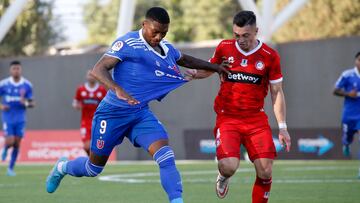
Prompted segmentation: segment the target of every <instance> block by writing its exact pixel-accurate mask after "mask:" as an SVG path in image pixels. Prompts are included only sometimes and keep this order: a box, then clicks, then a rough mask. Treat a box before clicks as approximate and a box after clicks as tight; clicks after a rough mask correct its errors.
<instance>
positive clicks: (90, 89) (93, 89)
mask: <svg viewBox="0 0 360 203" xmlns="http://www.w3.org/2000/svg"><path fill="white" fill-rule="evenodd" d="M84 86H85V89H86V90H87V91H89V92H95V90H97V88H98V87H99V84H98V83H96V84H95V86H94V87H90V85H89V83H87V82H86V83H85V85H84Z"/></svg>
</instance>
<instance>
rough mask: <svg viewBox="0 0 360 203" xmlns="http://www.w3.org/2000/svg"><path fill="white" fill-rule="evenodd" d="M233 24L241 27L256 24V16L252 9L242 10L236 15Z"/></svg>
mask: <svg viewBox="0 0 360 203" xmlns="http://www.w3.org/2000/svg"><path fill="white" fill-rule="evenodd" d="M233 24H234V25H237V26H239V27H244V26H246V25H256V16H255V14H254V12H252V11H240V12H239V13H237V14H236V15H235V16H234V20H233Z"/></svg>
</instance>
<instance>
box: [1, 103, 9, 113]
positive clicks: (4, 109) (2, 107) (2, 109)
mask: <svg viewBox="0 0 360 203" xmlns="http://www.w3.org/2000/svg"><path fill="white" fill-rule="evenodd" d="M9 109H10V106H8V105H4V104H0V110H1V111H8V110H9Z"/></svg>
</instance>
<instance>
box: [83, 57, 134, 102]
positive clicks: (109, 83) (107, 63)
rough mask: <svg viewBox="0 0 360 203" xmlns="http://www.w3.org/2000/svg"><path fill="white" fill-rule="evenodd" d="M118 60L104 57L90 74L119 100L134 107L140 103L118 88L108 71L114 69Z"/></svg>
mask: <svg viewBox="0 0 360 203" xmlns="http://www.w3.org/2000/svg"><path fill="white" fill-rule="evenodd" d="M119 62H120V60H119V59H117V58H114V57H110V56H106V55H104V56H103V57H101V59H100V60H99V61H98V62H97V63H96V64H95V66H94V68H93V69H92V70H91V72H90V74H91V75H92V76H93V77H95V78H96V79H97V80H98V81H99V82H101V83H102V84H104V85H105V86H106V87H107V88H108V89H111V90H112V91H114V92H115V93H116V96H117V97H118V98H119V99H122V100H125V101H126V102H127V103H128V104H130V105H136V104H139V103H140V102H139V101H137V100H136V99H134V98H133V97H132V96H130V95H129V94H128V93H127V92H125V90H124V89H123V88H122V87H120V86H119V85H118V84H116V83H115V81H114V80H113V79H112V77H111V75H110V73H109V71H110V70H111V69H113V68H114V67H115V65H116V64H117V63H119Z"/></svg>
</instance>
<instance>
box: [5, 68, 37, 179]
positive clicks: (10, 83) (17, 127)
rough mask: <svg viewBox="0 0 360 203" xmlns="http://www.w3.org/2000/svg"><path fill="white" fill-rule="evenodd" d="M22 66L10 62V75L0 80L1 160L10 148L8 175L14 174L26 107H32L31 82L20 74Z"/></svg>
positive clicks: (23, 130) (22, 134)
mask: <svg viewBox="0 0 360 203" xmlns="http://www.w3.org/2000/svg"><path fill="white" fill-rule="evenodd" d="M21 73H22V67H21V63H20V62H19V61H13V62H11V63H10V77H8V78H5V79H3V80H1V81H0V96H1V97H2V102H1V104H0V109H1V111H2V120H3V129H4V134H5V146H4V150H3V151H2V154H1V160H2V161H5V159H6V156H7V153H8V150H9V149H10V148H12V153H11V158H10V163H9V167H8V169H7V175H8V176H15V175H16V174H15V172H14V166H15V162H16V159H17V157H18V153H19V148H20V143H21V139H22V138H23V137H24V133H25V124H26V109H27V108H32V107H34V101H33V94H32V84H31V83H30V82H29V81H28V80H27V79H25V78H24V77H22V76H21Z"/></svg>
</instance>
